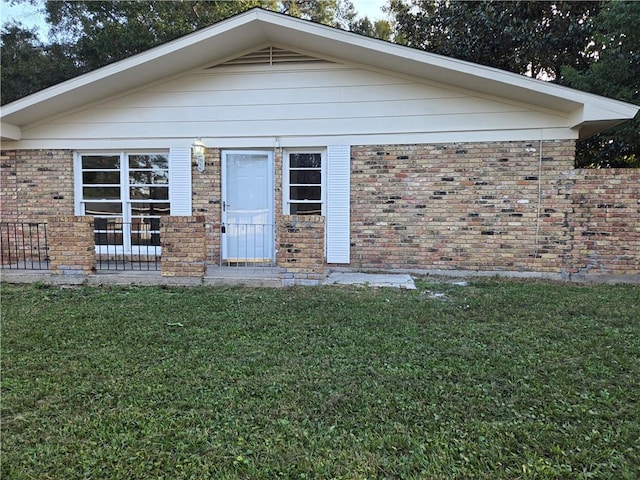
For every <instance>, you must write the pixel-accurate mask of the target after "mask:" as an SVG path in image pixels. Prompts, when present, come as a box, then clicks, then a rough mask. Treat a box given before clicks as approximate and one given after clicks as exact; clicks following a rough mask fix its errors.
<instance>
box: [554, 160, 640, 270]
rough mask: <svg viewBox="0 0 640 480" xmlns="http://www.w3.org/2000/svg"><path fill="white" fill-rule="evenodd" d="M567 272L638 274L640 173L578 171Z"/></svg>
mask: <svg viewBox="0 0 640 480" xmlns="http://www.w3.org/2000/svg"><path fill="white" fill-rule="evenodd" d="M565 184H566V190H565V192H563V193H565V194H566V193H567V191H569V195H570V198H571V207H572V212H571V215H569V216H568V219H567V222H568V226H567V230H568V237H569V238H568V241H569V243H570V244H571V245H572V249H571V253H570V254H569V255H567V257H566V259H565V268H566V269H567V270H569V271H570V272H571V273H578V274H584V275H593V274H607V275H633V274H636V275H637V274H639V273H640V169H606V170H576V171H575V172H574V173H573V174H570V175H569V176H568V178H566V180H565Z"/></svg>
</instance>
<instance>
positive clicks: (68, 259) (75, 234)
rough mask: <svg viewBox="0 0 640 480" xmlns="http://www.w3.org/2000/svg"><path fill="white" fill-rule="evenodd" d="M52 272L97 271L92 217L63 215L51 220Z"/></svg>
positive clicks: (77, 272)
mask: <svg viewBox="0 0 640 480" xmlns="http://www.w3.org/2000/svg"><path fill="white" fill-rule="evenodd" d="M48 240H49V258H50V268H51V272H52V273H57V274H71V275H73V274H76V275H77V274H81V275H88V274H91V273H93V272H95V270H96V253H95V245H94V235H93V217H77V216H74V215H61V216H59V217H53V218H51V219H49V226H48Z"/></svg>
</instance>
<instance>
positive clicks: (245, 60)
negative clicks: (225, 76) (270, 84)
mask: <svg viewBox="0 0 640 480" xmlns="http://www.w3.org/2000/svg"><path fill="white" fill-rule="evenodd" d="M302 62H307V63H308V62H325V60H321V59H320V58H316V57H311V56H309V55H304V54H302V53H298V52H292V51H290V50H284V49H282V48H277V47H267V48H263V49H262V50H256V51H255V52H251V53H247V54H246V55H243V56H241V57H237V58H232V59H231V60H227V61H226V62H224V63H219V64H218V65H214V66H212V67H209V68H215V67H222V66H228V65H276V64H281V63H302Z"/></svg>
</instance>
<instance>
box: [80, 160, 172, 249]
mask: <svg viewBox="0 0 640 480" xmlns="http://www.w3.org/2000/svg"><path fill="white" fill-rule="evenodd" d="M76 167H77V170H76V171H77V172H78V173H79V176H78V177H77V179H76V191H77V192H78V193H77V197H76V198H77V209H76V210H77V211H78V213H79V214H81V215H93V216H94V217H95V235H96V246H100V245H107V244H109V245H112V246H113V245H114V244H115V245H118V246H120V247H121V248H122V249H123V250H124V251H127V252H129V251H134V250H136V247H137V250H138V251H139V250H140V247H141V246H146V247H149V246H153V247H159V246H160V218H161V217H163V216H166V215H169V214H170V201H169V154H168V153H160V152H148V153H124V152H123V153H119V154H80V155H78V157H77V163H76ZM78 178H79V180H80V181H79V182H78ZM78 183H79V184H78Z"/></svg>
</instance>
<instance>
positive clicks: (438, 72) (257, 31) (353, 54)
mask: <svg viewBox="0 0 640 480" xmlns="http://www.w3.org/2000/svg"><path fill="white" fill-rule="evenodd" d="M264 45H292V46H295V47H296V49H298V50H305V51H309V52H314V55H317V56H320V57H325V58H327V59H335V60H337V61H345V62H351V63H355V64H360V65H365V66H369V67H373V68H379V69H383V70H387V71H393V72H397V73H400V74H404V75H410V76H413V77H417V78H423V79H426V80H429V81H434V82H439V83H442V84H446V85H451V86H453V87H458V88H463V89H467V90H472V91H476V92H479V93H482V94H487V95H492V96H497V97H501V98H505V99H509V100H515V101H521V102H525V103H529V104H534V105H538V106H540V107H544V108H549V109H552V110H555V111H558V112H563V113H566V114H568V118H569V124H568V125H567V127H569V128H575V129H578V130H579V131H580V138H585V137H588V136H590V135H593V134H595V133H597V132H599V131H601V130H604V129H606V128H609V127H611V126H613V125H616V124H618V123H621V122H623V121H625V120H627V119H631V118H633V117H634V116H635V115H636V113H637V112H638V110H640V107H639V106H636V105H631V104H628V103H624V102H620V101H617V100H611V99H608V98H605V97H601V96H598V95H593V94H589V93H585V92H581V91H579V90H575V89H571V88H567V87H562V86H559V85H555V84H552V83H547V82H544V81H541V80H536V79H531V78H529V77H525V76H523V75H518V74H515V73H510V72H506V71H503V70H498V69H495V68H491V67H486V66H483V65H478V64H474V63H470V62H466V61H462V60H456V59H453V58H449V57H444V56H441V55H436V54H433V53H428V52H425V51H422V50H416V49H413V48H409V47H405V46H401V45H396V44H393V43H390V42H385V41H382V40H377V39H373V38H369V37H365V36H362V35H358V34H355V33H352V32H347V31H343V30H340V29H336V28H333V27H328V26H326V25H321V24H317V23H313V22H310V21H307V20H301V19H298V18H294V17H290V16H287V15H283V14H280V13H275V12H271V11H267V10H263V9H260V8H254V9H251V10H248V11H246V12H244V13H241V14H239V15H236V16H234V17H231V18H228V19H226V20H223V21H221V22H219V23H216V24H214V25H212V26H210V27H207V28H204V29H202V30H198V31H196V32H194V33H191V34H189V35H186V36H184V37H180V38H178V39H176V40H173V41H170V42H167V43H165V44H163V45H160V46H158V47H155V48H152V49H150V50H147V51H145V52H143V53H140V54H137V55H134V56H132V57H129V58H126V59H124V60H121V61H119V62H116V63H113V64H110V65H107V66H105V67H102V68H99V69H97V70H94V71H92V72H89V73H87V74H84V75H81V76H79V77H76V78H73V79H71V80H67V81H66V82H63V83H60V84H58V85H54V86H52V87H49V88H47V89H45V90H42V91H40V92H36V93H34V94H32V95H29V96H27V97H24V98H22V99H20V100H17V101H15V102H12V103H10V104H7V105H5V106H4V107H2V112H1V114H0V115H1V121H2V124H1V134H2V138H3V139H9V140H19V139H20V136H21V128H22V127H24V126H27V125H30V124H32V123H34V122H36V121H40V120H42V119H44V118H49V117H52V116H54V115H58V114H60V113H63V112H66V111H69V110H73V109H75V108H79V107H81V106H83V105H86V104H88V103H90V102H94V101H97V100H100V99H102V98H106V97H109V96H112V95H116V94H118V93H121V92H124V91H127V90H131V89H134V88H138V87H141V86H143V85H145V84H148V83H151V82H155V81H157V80H159V79H162V78H167V77H171V76H173V75H177V74H179V73H181V72H184V71H188V70H191V69H195V68H199V67H202V66H205V65H215V64H216V63H222V62H225V61H227V60H229V59H231V58H234V57H238V56H241V55H243V54H245V53H246V52H250V51H252V50H256V49H259V48H263V47H264Z"/></svg>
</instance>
